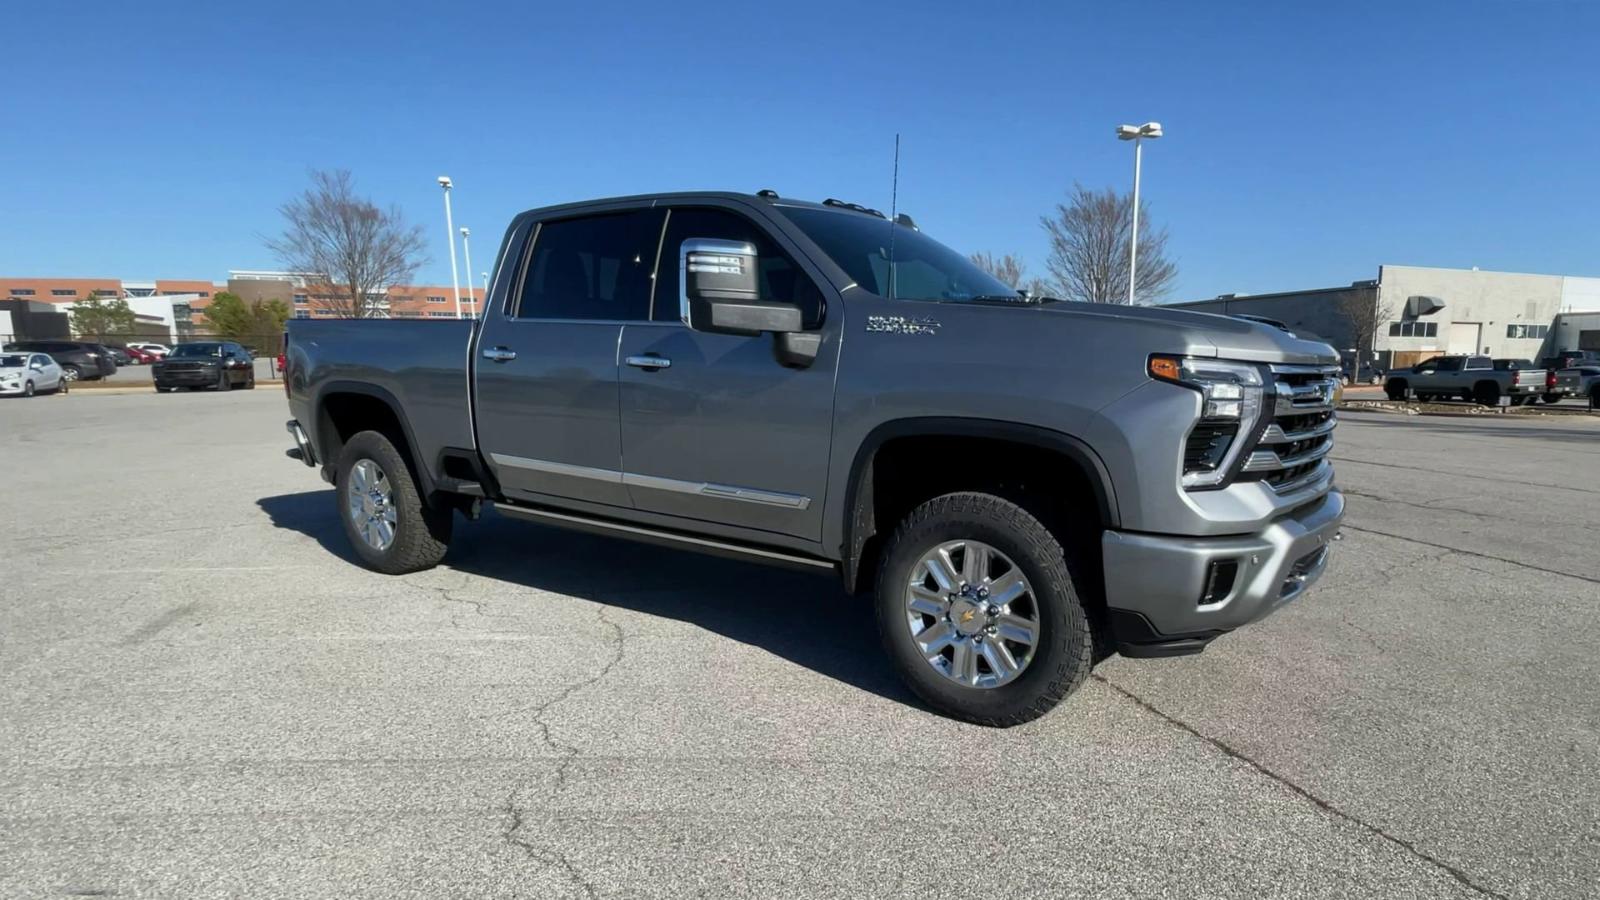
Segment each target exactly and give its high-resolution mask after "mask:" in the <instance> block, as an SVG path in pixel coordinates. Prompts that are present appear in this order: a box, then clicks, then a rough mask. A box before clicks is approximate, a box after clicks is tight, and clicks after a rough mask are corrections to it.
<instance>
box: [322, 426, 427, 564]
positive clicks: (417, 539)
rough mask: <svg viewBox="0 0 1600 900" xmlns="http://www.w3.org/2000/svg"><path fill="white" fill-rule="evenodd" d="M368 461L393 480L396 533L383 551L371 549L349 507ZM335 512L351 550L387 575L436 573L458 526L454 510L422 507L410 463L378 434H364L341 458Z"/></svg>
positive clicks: (385, 438) (352, 443) (366, 562)
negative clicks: (359, 466)
mask: <svg viewBox="0 0 1600 900" xmlns="http://www.w3.org/2000/svg"><path fill="white" fill-rule="evenodd" d="M363 459H369V460H372V461H373V462H374V463H376V464H377V466H378V468H379V469H381V470H382V471H383V474H384V476H385V477H386V478H387V479H388V481H389V485H390V489H391V492H392V494H393V498H392V503H393V506H394V509H395V513H396V516H395V533H394V539H393V540H392V541H391V542H390V544H389V545H388V546H387V547H386V548H384V549H382V550H379V549H377V548H374V547H373V546H372V545H370V544H368V543H367V542H366V540H365V539H363V538H362V537H361V535H360V533H359V532H357V531H356V526H355V523H354V522H353V521H352V520H351V517H350V513H349V508H348V504H347V502H346V491H345V488H346V485H347V484H348V479H349V476H350V470H351V469H352V468H354V467H355V465H356V463H357V462H359V461H361V460H363ZM334 508H335V509H336V511H337V512H338V515H339V521H340V522H341V523H343V524H344V534H345V537H346V538H347V539H349V541H350V546H351V547H352V548H353V549H354V550H355V552H356V555H357V556H359V557H360V558H361V561H362V563H364V564H365V565H366V566H367V568H369V569H373V570H375V571H378V572H383V573H384V574H386V575H404V574H406V573H407V572H420V571H422V570H423V569H431V568H433V567H434V566H436V565H438V564H439V561H440V560H442V559H444V554H445V551H446V550H448V549H449V547H450V533H451V530H452V527H453V526H454V524H455V520H454V517H453V514H452V513H451V511H450V510H448V509H446V510H437V509H430V508H429V507H428V506H426V505H425V504H424V503H423V502H422V496H421V494H420V492H419V491H418V490H417V484H416V478H415V477H414V476H413V475H412V472H411V467H410V466H408V465H407V464H406V461H405V457H403V456H401V455H400V451H399V450H397V449H395V446H394V444H393V443H392V442H391V441H390V440H389V439H388V438H387V437H385V436H384V435H383V434H381V433H379V432H376V431H362V432H358V433H357V434H356V435H354V436H353V437H351V438H350V440H349V441H348V442H347V443H346V444H345V445H344V450H343V451H341V452H340V454H339V464H338V466H337V468H336V471H335V478H334Z"/></svg>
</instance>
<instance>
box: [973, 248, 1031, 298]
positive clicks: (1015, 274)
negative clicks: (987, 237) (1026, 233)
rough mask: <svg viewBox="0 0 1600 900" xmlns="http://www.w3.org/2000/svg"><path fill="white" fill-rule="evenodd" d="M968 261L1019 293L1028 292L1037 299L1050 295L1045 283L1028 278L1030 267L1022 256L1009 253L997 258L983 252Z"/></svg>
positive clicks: (975, 254)
mask: <svg viewBox="0 0 1600 900" xmlns="http://www.w3.org/2000/svg"><path fill="white" fill-rule="evenodd" d="M968 259H971V260H972V264H973V265H975V266H977V267H978V268H980V269H982V270H984V271H985V272H988V273H989V274H990V275H993V276H994V277H995V278H996V279H997V280H999V281H1002V282H1004V283H1006V284H1008V285H1010V286H1011V287H1014V288H1016V289H1017V290H1019V291H1027V292H1028V293H1029V294H1031V295H1033V296H1035V297H1040V296H1044V295H1045V294H1048V293H1049V288H1048V287H1047V286H1046V285H1045V283H1044V282H1043V281H1041V280H1039V279H1037V278H1029V277H1028V266H1027V264H1026V263H1024V262H1023V261H1022V257H1020V256H1017V255H1015V254H1012V253H1007V254H1005V255H1004V256H1001V257H999V258H996V257H995V255H994V254H993V253H988V252H982V253H973V254H971V255H970V256H969V257H968Z"/></svg>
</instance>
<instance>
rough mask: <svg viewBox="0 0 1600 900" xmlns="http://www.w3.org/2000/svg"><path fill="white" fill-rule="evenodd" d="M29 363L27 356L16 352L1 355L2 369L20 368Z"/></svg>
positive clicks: (0, 367)
mask: <svg viewBox="0 0 1600 900" xmlns="http://www.w3.org/2000/svg"><path fill="white" fill-rule="evenodd" d="M27 365H28V358H27V357H26V356H16V355H14V354H6V355H5V356H0V369H20V368H24V367H26V366H27Z"/></svg>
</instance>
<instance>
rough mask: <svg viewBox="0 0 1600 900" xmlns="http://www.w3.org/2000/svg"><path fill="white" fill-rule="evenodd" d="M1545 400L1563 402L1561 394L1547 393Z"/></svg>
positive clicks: (1547, 401)
mask: <svg viewBox="0 0 1600 900" xmlns="http://www.w3.org/2000/svg"><path fill="white" fill-rule="evenodd" d="M1544 402H1546V403H1560V402H1561V395H1560V394H1545V395H1544Z"/></svg>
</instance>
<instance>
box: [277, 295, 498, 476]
mask: <svg viewBox="0 0 1600 900" xmlns="http://www.w3.org/2000/svg"><path fill="white" fill-rule="evenodd" d="M474 324H475V323H474V322H473V320H471V319H415V320H408V319H312V320H301V321H297V322H293V323H292V324H291V325H290V333H291V334H293V335H294V336H295V343H296V347H295V352H294V353H293V354H292V358H289V360H288V361H289V364H290V365H291V366H298V367H299V368H298V369H297V370H296V371H295V375H296V376H297V377H299V378H302V379H305V380H307V381H314V382H315V383H317V384H318V385H319V386H320V390H321V391H322V392H324V393H330V394H355V395H361V396H370V397H373V398H375V399H381V400H383V401H384V402H385V403H386V404H387V405H388V406H389V407H390V408H391V409H393V410H396V411H397V412H398V415H399V416H400V419H401V425H402V427H403V428H404V429H405V431H406V434H407V437H408V438H409V439H410V441H411V447H412V448H413V450H414V452H415V453H416V454H417V456H418V457H420V459H419V463H420V464H421V465H420V468H419V474H421V475H422V476H423V477H424V478H427V479H429V481H432V480H434V476H436V475H440V474H442V473H443V471H444V460H445V458H446V456H447V454H446V452H445V450H446V448H458V449H463V450H465V451H468V452H469V453H470V451H471V449H472V447H473V446H474V442H473V436H472V413H471V409H470V407H469V406H468V405H467V404H466V402H465V399H466V397H467V395H468V390H469V386H468V380H467V379H468V378H469V377H470V376H471V370H470V366H469V365H468V361H469V358H470V357H469V356H468V353H469V352H470V350H469V348H470V345H471V343H472V329H473V325H474ZM331 348H337V350H338V352H337V353H334V354H330V353H328V352H327V350H328V349H331ZM309 400H310V397H309V396H307V395H302V396H299V397H296V396H295V395H294V393H293V392H292V391H291V392H290V411H291V412H293V413H294V414H295V418H296V419H297V420H299V421H301V422H306V423H310V422H314V421H316V419H315V416H314V415H313V411H312V410H311V408H310V404H309ZM320 414H321V415H326V416H339V415H343V414H344V410H341V409H339V408H338V407H337V406H336V407H335V408H333V409H330V410H324V411H322V412H321V413H320ZM429 487H430V488H431V487H433V485H431V484H430V485H429Z"/></svg>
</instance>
